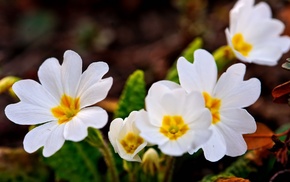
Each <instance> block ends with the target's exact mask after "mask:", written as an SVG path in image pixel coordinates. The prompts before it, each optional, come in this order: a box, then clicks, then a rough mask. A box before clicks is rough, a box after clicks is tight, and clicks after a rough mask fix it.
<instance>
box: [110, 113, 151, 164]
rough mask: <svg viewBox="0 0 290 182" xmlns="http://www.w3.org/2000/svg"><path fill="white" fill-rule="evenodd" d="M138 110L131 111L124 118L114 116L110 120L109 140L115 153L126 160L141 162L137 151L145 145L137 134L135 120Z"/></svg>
mask: <svg viewBox="0 0 290 182" xmlns="http://www.w3.org/2000/svg"><path fill="white" fill-rule="evenodd" d="M138 115H139V111H133V112H131V113H130V115H129V116H128V117H127V118H125V119H124V120H123V119H121V118H116V119H114V120H113V121H112V122H111V125H110V130H109V133H108V134H109V140H110V142H111V144H112V146H113V148H114V150H115V152H116V153H118V154H119V155H120V157H121V158H123V159H125V160H127V161H138V162H141V158H140V157H139V155H138V153H139V152H140V151H141V150H142V149H143V148H144V147H145V146H146V145H147V141H146V140H144V139H143V138H142V137H141V136H140V135H139V134H140V131H139V129H138V128H137V127H136V125H135V122H136V120H137V117H138Z"/></svg>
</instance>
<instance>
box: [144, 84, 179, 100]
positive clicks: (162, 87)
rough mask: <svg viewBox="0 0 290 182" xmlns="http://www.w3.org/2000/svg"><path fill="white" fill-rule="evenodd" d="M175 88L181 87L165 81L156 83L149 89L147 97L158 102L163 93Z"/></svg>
mask: <svg viewBox="0 0 290 182" xmlns="http://www.w3.org/2000/svg"><path fill="white" fill-rule="evenodd" d="M176 88H181V87H180V85H178V84H176V83H174V82H171V81H166V80H162V81H157V82H155V83H153V84H152V85H151V87H150V88H149V90H148V95H147V97H151V98H152V100H156V101H159V100H160V99H161V97H162V96H163V95H164V94H165V93H167V92H171V90H174V89H176Z"/></svg>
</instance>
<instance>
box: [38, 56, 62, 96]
mask: <svg viewBox="0 0 290 182" xmlns="http://www.w3.org/2000/svg"><path fill="white" fill-rule="evenodd" d="M38 77H39V80H40V83H41V84H42V86H43V87H44V88H45V89H46V90H47V91H48V92H49V93H50V94H51V95H52V96H54V97H55V99H56V100H57V101H59V100H60V98H61V97H62V95H63V93H64V91H63V88H62V83H61V67H60V64H59V62H58V60H57V59H55V58H49V59H47V60H45V62H44V63H42V65H41V66H40V67H39V70H38Z"/></svg>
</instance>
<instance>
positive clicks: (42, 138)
mask: <svg viewBox="0 0 290 182" xmlns="http://www.w3.org/2000/svg"><path fill="white" fill-rule="evenodd" d="M56 127H57V123H56V122H49V123H46V124H43V125H40V126H37V127H36V128H33V129H32V130H31V131H29V132H28V133H27V134H26V135H25V137H24V141H23V145H24V150H25V151H26V152H28V153H33V152H35V151H36V150H38V149H39V148H40V147H42V146H44V145H45V143H46V141H47V139H48V137H49V136H50V135H51V134H52V131H53V130H55V129H56Z"/></svg>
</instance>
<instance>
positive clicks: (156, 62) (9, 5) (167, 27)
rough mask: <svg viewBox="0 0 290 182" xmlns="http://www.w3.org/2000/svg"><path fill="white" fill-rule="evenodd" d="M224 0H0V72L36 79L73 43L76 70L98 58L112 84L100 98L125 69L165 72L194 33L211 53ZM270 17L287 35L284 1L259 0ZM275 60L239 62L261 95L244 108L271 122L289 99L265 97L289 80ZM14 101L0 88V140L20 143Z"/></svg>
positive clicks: (149, 77) (225, 14) (288, 115)
mask: <svg viewBox="0 0 290 182" xmlns="http://www.w3.org/2000/svg"><path fill="white" fill-rule="evenodd" d="M235 2H236V1H232V0H220V1H215V0H79V1H78V0H42V1H37V0H0V79H1V78H3V77H5V76H9V75H14V76H18V77H20V78H25V79H27V78H29V79H34V80H37V70H38V68H39V66H40V65H41V64H42V62H43V61H44V60H45V59H47V58H49V57H56V58H57V59H59V60H60V62H62V59H63V58H62V57H63V53H64V52H65V51H66V50H68V49H71V50H74V51H76V52H77V53H79V54H80V56H81V57H82V59H83V61H84V65H83V67H84V69H85V68H86V67H87V66H88V65H89V64H90V63H91V62H94V61H105V62H107V63H108V64H109V67H110V70H109V72H108V74H107V75H106V77H109V76H112V77H113V79H114V83H113V86H112V89H111V90H110V92H109V95H108V98H110V99H118V97H119V96H120V94H121V92H122V89H123V86H124V83H125V81H126V79H127V78H128V76H129V75H130V74H131V73H133V72H134V71H135V70H136V69H142V70H143V71H144V72H145V79H146V83H147V86H148V87H150V85H151V84H152V83H153V82H155V81H157V80H161V79H164V78H165V75H166V73H167V70H168V69H169V68H170V67H171V65H172V64H173V63H174V62H175V61H176V60H177V58H178V57H179V55H180V53H181V52H182V50H183V49H184V48H185V47H186V46H187V45H188V44H189V43H190V42H191V41H192V40H193V39H194V37H197V36H199V37H201V38H202V39H203V41H204V48H205V49H206V50H208V51H210V52H213V51H214V50H215V49H217V48H218V47H220V46H222V45H225V44H226V39H225V35H224V30H225V28H226V27H227V26H228V19H229V10H230V9H231V8H232V7H233V5H234V3H235ZM257 2H259V1H256V3H257ZM266 2H267V3H269V4H270V6H271V8H272V12H273V17H275V18H277V19H280V20H281V21H283V22H284V23H285V26H286V28H285V32H284V33H283V34H286V35H290V3H289V1H286V0H267V1H266ZM288 57H290V54H289V53H287V54H285V55H283V57H282V58H281V60H280V61H279V64H278V65H277V66H275V67H268V66H260V65H254V64H247V73H246V79H247V78H250V77H257V78H259V79H260V80H261V82H262V94H261V97H260V98H259V100H258V101H257V102H256V103H255V104H254V105H252V106H251V107H249V108H248V111H249V112H250V113H251V114H252V115H253V116H254V117H255V119H256V120H257V121H259V122H263V123H265V124H266V125H267V126H269V127H270V128H272V129H276V128H277V127H279V126H280V125H282V124H285V123H287V122H289V119H290V112H289V106H287V105H280V104H275V103H273V102H272V96H271V91H272V89H273V88H274V87H275V86H277V85H279V84H281V83H283V82H286V81H288V80H289V78H290V72H289V71H286V70H284V69H282V68H281V64H282V63H284V62H285V61H286V58H288ZM12 102H16V101H15V100H14V99H12V98H11V97H10V96H8V95H7V94H2V95H0V147H19V146H20V147H21V146H22V141H23V137H24V135H25V134H26V133H27V129H28V127H27V126H19V125H16V124H14V123H12V122H10V121H9V120H8V119H7V118H6V116H5V115H4V108H5V106H6V105H7V104H10V103H12Z"/></svg>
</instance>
